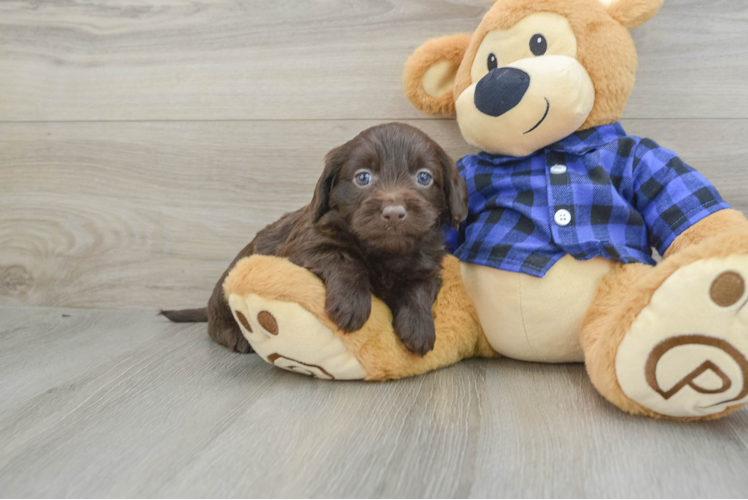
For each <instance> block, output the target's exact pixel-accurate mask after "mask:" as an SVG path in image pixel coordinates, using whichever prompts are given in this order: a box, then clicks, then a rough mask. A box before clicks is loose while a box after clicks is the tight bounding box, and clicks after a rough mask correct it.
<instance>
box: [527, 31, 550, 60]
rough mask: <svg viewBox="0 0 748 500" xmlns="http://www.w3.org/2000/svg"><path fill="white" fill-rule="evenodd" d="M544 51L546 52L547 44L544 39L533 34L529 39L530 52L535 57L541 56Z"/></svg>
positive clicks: (539, 35) (538, 34)
mask: <svg viewBox="0 0 748 500" xmlns="http://www.w3.org/2000/svg"><path fill="white" fill-rule="evenodd" d="M546 50H548V42H546V41H545V37H544V36H543V35H541V34H540V33H536V34H534V35H533V36H532V38H530V52H532V53H533V54H535V55H536V56H542V55H543V54H545V51H546Z"/></svg>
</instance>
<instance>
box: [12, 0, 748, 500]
mask: <svg viewBox="0 0 748 500" xmlns="http://www.w3.org/2000/svg"><path fill="white" fill-rule="evenodd" d="M489 7H490V4H489V3H487V2H484V1H482V0H324V1H322V0H315V1H305V2H300V1H295V0H276V1H273V0H257V1H254V0H252V1H247V0H244V1H228V0H225V1H224V0H215V1H214V0H190V1H188V0H122V1H118V2H116V3H114V2H105V1H103V0H100V1H99V0H91V1H86V2H83V1H75V2H72V1H68V2H57V1H37V0H34V1H31V0H28V1H26V0H11V1H4V2H0V496H23V497H29V496H85V497H92V496H189V497H201V496H232V497H238V496H251V497H259V496H317V497H319V496H374V497H386V496H397V497H402V496H416V497H421V496H457V497H467V496H472V497H481V496H556V497H564V496H595V497H597V496H602V497H614V496H626V497H636V496H683V497H694V496H703V497H719V496H743V497H744V496H746V494H748V475H746V473H745V471H746V470H748V410H743V411H741V412H739V413H737V414H735V415H733V416H731V417H729V418H726V419H724V420H721V421H718V422H714V423H707V424H699V425H676V424H670V423H662V422H653V421H648V420H644V419H638V418H633V417H630V416H627V415H624V414H622V413H621V412H619V411H618V410H616V409H615V408H613V407H611V406H610V405H609V404H608V403H606V402H605V401H604V400H603V399H602V398H601V397H600V396H598V394H597V393H596V392H595V390H594V389H593V387H592V386H591V384H590V382H589V380H588V378H587V377H586V375H585V372H584V369H583V367H581V366H576V365H561V366H545V365H534V364H527V363H519V362H514V361H508V360H501V361H493V362H490V361H469V362H463V363H460V364H459V365H457V366H454V367H451V368H449V369H445V370H441V371H439V372H436V373H433V374H429V375H426V376H422V377H417V378H414V379H409V380H404V381H400V382H394V383H387V384H365V383H325V382H318V381H315V380H308V379H306V378H304V377H301V376H297V375H294V374H290V373H285V372H281V371H280V370H276V369H273V368H271V367H270V366H268V365H266V364H265V363H263V362H262V361H260V360H259V359H257V357H254V356H239V355H233V354H231V353H229V352H227V351H226V350H224V349H222V348H220V347H218V346H216V345H214V344H212V343H210V342H209V341H208V339H207V338H206V335H205V327H204V325H196V326H183V325H182V326H180V325H171V324H168V323H167V322H165V321H164V320H162V319H160V318H158V317H156V316H155V311H156V310H157V309H158V308H161V307H163V308H170V307H186V306H199V305H202V304H203V303H204V302H205V300H206V299H207V296H208V295H209V293H210V290H211V289H212V286H213V284H214V282H215V280H216V279H217V277H218V276H220V274H221V272H222V271H223V269H224V268H225V267H226V266H227V265H228V263H229V262H230V261H231V259H232V258H233V256H234V255H235V253H236V252H237V251H238V250H239V249H240V248H241V247H242V246H243V245H244V244H245V243H246V242H247V241H249V240H250V239H251V237H252V236H253V235H254V233H255V232H256V231H257V230H258V229H260V228H262V227H263V226H264V225H265V224H267V223H269V222H271V221H273V220H275V219H277V218H278V217H279V216H280V215H281V214H282V213H284V212H287V211H290V210H292V209H295V208H298V207H299V206H301V205H303V204H305V203H307V202H308V201H309V200H310V198H311V192H312V187H313V186H314V183H315V181H316V179H317V177H318V175H319V173H320V171H321V166H322V158H323V156H324V154H325V153H326V152H327V151H328V150H329V149H331V148H333V147H335V146H337V145H339V144H341V143H342V142H344V141H346V140H348V139H350V138H351V137H353V136H354V135H356V134H357V133H358V132H359V131H361V130H362V129H364V128H366V127H369V126H371V125H373V124H377V123H383V122H387V121H395V120H397V121H404V122H407V123H411V124H413V125H415V126H417V127H419V128H422V129H423V130H424V131H426V132H427V133H429V134H430V135H432V136H433V137H434V138H435V139H436V140H437V141H438V142H440V143H441V144H442V145H443V146H444V147H445V149H446V150H447V151H448V152H449V153H450V154H451V155H452V156H453V157H455V158H458V157H460V156H461V155H464V154H466V153H469V152H472V149H471V148H470V147H469V146H467V145H466V144H465V142H464V140H463V139H462V138H461V136H460V134H459V130H458V129H457V126H456V124H455V122H454V121H453V120H450V119H431V118H427V117H425V116H423V115H422V114H421V113H419V112H418V111H417V110H415V109H414V108H412V106H411V105H410V104H409V103H408V102H407V100H406V98H405V97H404V95H403V91H402V82H401V74H402V68H403V63H404V62H405V59H406V58H407V57H408V55H410V54H411V53H412V51H413V50H414V49H415V48H416V47H417V46H419V45H420V44H421V43H423V42H424V41H425V40H426V39H428V38H431V37H436V36H440V35H445V34H451V33H458V32H466V31H470V30H472V29H475V27H476V26H477V25H478V23H479V20H480V18H481V17H482V15H483V14H484V13H485V11H486V10H487V9H488V8H489ZM633 36H634V39H635V42H636V45H637V47H638V49H639V53H640V69H639V73H638V80H637V85H636V88H635V90H634V93H633V95H632V96H631V99H630V101H629V104H628V108H627V110H626V112H625V115H624V119H623V125H624V127H625V128H626V130H627V131H628V132H629V133H631V134H636V135H641V136H649V137H652V138H653V139H655V140H656V141H657V142H659V143H660V144H662V145H663V146H665V147H668V148H671V149H674V150H675V151H677V152H678V153H679V154H680V155H681V156H682V158H683V159H684V160H685V161H686V162H687V163H689V164H691V165H692V166H694V167H696V168H697V169H699V170H700V171H702V172H703V173H704V174H706V175H707V177H709V178H710V180H712V181H713V182H714V184H715V185H716V186H717V187H718V189H719V190H720V192H721V193H722V195H723V196H724V198H726V199H727V201H728V202H730V203H732V204H733V205H734V206H735V207H736V208H739V209H741V210H743V211H748V182H746V181H748V170H747V169H748V166H746V158H748V84H747V83H746V82H748V9H747V8H746V2H745V0H710V1H709V2H704V0H665V6H664V7H663V9H662V11H661V12H660V14H659V15H658V16H657V17H655V18H654V19H653V20H652V21H651V22H649V23H647V24H646V25H644V26H643V27H641V28H638V29H636V30H634V31H633Z"/></svg>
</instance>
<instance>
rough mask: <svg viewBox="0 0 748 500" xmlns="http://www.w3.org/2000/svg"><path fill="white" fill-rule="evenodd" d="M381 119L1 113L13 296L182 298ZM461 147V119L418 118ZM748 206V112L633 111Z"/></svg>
mask: <svg viewBox="0 0 748 500" xmlns="http://www.w3.org/2000/svg"><path fill="white" fill-rule="evenodd" d="M376 123H378V122H374V121H353V120H343V121H321V122H317V121H290V122H241V123H237V122H207V123H196V122H189V123H161V122H159V123H153V122H147V123H75V124H73V123H50V124H0V303H2V304H19V305H21V304H23V305H39V306H61V307H103V308H131V307H140V308H143V307H146V308H151V307H154V306H158V307H166V308H169V307H182V306H199V305H201V304H203V303H204V302H205V301H206V300H207V296H208V295H209V294H210V291H211V290H212V287H213V285H214V282H215V280H216V279H218V277H219V276H220V275H221V273H222V272H223V270H224V269H225V267H226V266H227V265H228V263H229V262H231V260H232V258H233V257H234V255H235V254H236V253H237V252H238V251H239V250H240V249H241V248H242V247H243V246H244V245H245V244H246V243H248V242H249V241H250V240H251V239H252V237H253V236H254V234H255V233H256V232H257V231H258V230H260V229H261V228H262V227H264V226H265V225H266V224H268V223H270V222H272V221H274V220H276V219H277V218H278V217H280V215H281V214H283V213H284V212H288V211H291V210H295V209H296V208H298V207H301V206H303V205H304V204H306V203H308V202H309V200H311V197H312V190H313V188H314V185H315V182H316V180H317V177H318V175H319V173H320V172H321V169H322V159H323V157H324V155H325V153H326V152H327V151H328V150H329V149H331V148H333V147H335V146H337V145H339V144H342V143H343V142H345V141H346V140H348V139H350V138H352V137H353V136H355V135H356V134H357V133H358V132H359V131H361V130H363V129H365V128H367V127H369V126H371V125H374V124H376ZM411 123H413V124H415V125H416V126H418V127H420V128H422V129H423V130H424V131H426V132H427V133H429V134H431V135H432V136H433V137H434V139H436V140H437V141H438V142H439V143H441V144H442V145H443V146H444V147H445V148H446V149H447V151H448V152H449V153H450V154H452V155H453V157H454V158H455V159H456V158H459V157H461V156H462V155H464V154H467V153H470V152H471V151H472V149H471V148H470V147H469V146H467V145H466V144H465V142H464V140H463V139H462V137H461V136H460V134H459V130H458V128H457V126H456V124H455V123H454V121H449V120H436V121H434V120H428V121H415V122H411ZM624 126H625V127H626V128H627V129H628V131H629V133H632V134H639V135H643V136H650V137H653V138H655V139H656V140H658V141H659V142H660V143H661V144H662V145H663V146H665V147H669V148H672V149H674V150H675V151H677V152H678V153H679V154H680V155H681V156H682V157H683V158H684V160H685V161H686V162H688V163H689V164H691V165H693V166H694V167H696V168H697V169H699V170H701V171H702V172H703V173H704V174H705V175H707V177H708V178H709V179H710V180H711V181H712V182H714V183H715V185H716V186H717V187H718V188H719V190H720V191H721V193H722V195H723V196H724V197H725V199H727V200H728V201H729V202H731V203H733V204H734V205H735V206H736V207H737V208H739V209H741V210H743V211H748V197H746V184H745V179H746V170H745V168H746V167H745V158H746V157H748V142H746V141H745V137H747V136H748V120H728V121H718V120H689V121H681V120H669V121H667V120H666V121H660V120H626V121H625V122H624Z"/></svg>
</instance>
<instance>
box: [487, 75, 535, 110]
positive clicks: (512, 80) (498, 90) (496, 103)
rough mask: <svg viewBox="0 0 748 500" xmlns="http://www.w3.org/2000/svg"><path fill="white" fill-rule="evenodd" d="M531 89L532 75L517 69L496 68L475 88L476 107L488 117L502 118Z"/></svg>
mask: <svg viewBox="0 0 748 500" xmlns="http://www.w3.org/2000/svg"><path fill="white" fill-rule="evenodd" d="M529 87H530V75H528V74H527V73H525V72H524V71H522V70H521V69H517V68H496V69H492V70H491V71H489V72H488V74H487V75H486V76H484V77H483V78H481V79H480V81H479V82H478V85H476V86H475V98H474V101H475V107H476V108H478V111H480V112H481V113H484V114H486V115H488V116H493V117H496V116H501V115H503V114H504V113H506V112H507V111H509V110H510V109H512V108H514V107H515V106H516V105H517V104H519V103H520V101H521V100H522V98H523V97H524V96H525V92H527V89H528V88H529Z"/></svg>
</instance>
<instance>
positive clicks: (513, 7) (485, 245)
mask: <svg viewBox="0 0 748 500" xmlns="http://www.w3.org/2000/svg"><path fill="white" fill-rule="evenodd" d="M661 5H662V0H532V1H530V0H497V1H496V2H494V5H493V6H492V7H491V8H490V9H489V10H488V12H487V13H486V14H485V16H484V17H483V19H482V21H481V22H480V24H479V26H478V27H477V29H476V31H475V32H473V33H472V34H460V35H454V36H445V37H442V38H437V39H433V40H429V41H427V42H426V43H425V44H423V45H422V46H421V47H419V48H418V49H417V50H416V51H415V53H414V54H413V55H412V56H411V57H410V58H409V59H408V61H407V62H406V65H405V72H404V75H403V80H404V88H405V93H406V95H407V97H408V98H409V100H410V101H411V102H412V103H413V104H414V105H415V106H416V107H417V108H418V109H420V110H422V111H423V112H425V113H427V114H435V115H452V114H456V120H457V124H458V126H459V128H460V131H461V133H462V135H463V137H464V138H465V140H466V141H467V142H468V143H470V144H472V145H474V146H476V147H478V148H479V149H480V150H481V151H482V152H481V153H479V154H475V155H468V156H466V157H464V158H462V159H461V160H460V161H459V162H458V168H459V169H460V174H461V175H462V176H463V178H464V179H465V180H466V182H467V184H468V190H469V215H468V218H467V220H466V221H465V222H464V223H463V224H462V226H461V227H460V229H459V230H458V231H454V232H453V233H452V234H450V235H449V236H448V243H449V245H450V247H451V248H452V249H453V254H454V255H449V256H447V257H446V258H445V259H444V261H443V264H442V266H443V285H442V289H441V291H440V293H439V295H438V297H437V299H436V302H435V303H434V306H433V314H434V321H435V326H436V343H435V346H434V349H433V350H432V351H431V352H429V353H428V354H426V355H425V356H423V357H420V356H416V355H413V354H411V353H410V352H409V351H407V349H405V348H404V346H403V345H402V344H401V343H400V342H399V340H398V339H397V337H396V336H395V334H394V331H393V329H392V324H391V321H392V315H391V313H390V311H389V310H388V309H387V307H386V306H385V305H384V304H383V303H382V302H381V301H379V300H378V299H376V298H373V302H372V312H371V316H370V318H369V320H368V321H367V323H366V324H365V325H364V327H363V328H362V329H361V330H359V331H357V332H353V333H350V334H344V333H342V332H340V331H338V330H337V329H336V327H335V325H334V324H333V323H332V322H331V321H330V320H329V318H327V316H326V315H325V312H324V302H325V289H324V285H323V284H322V282H321V281H320V280H319V279H318V278H316V277H315V276H314V275H312V274H311V273H310V272H308V271H306V270H305V269H302V268H300V267H297V266H295V265H293V264H291V263H290V262H288V261H287V260H284V259H280V258H277V257H271V256H252V257H249V258H246V259H243V260H242V261H240V262H239V263H237V265H236V266H235V267H234V269H233V270H232V271H231V273H230V274H229V275H228V277H227V278H226V280H225V281H224V284H223V287H224V293H225V294H226V297H227V299H228V301H229V304H230V306H231V308H232V311H233V314H234V317H235V319H236V320H237V322H238V323H239V324H240V325H241V329H242V333H243V334H244V335H245V337H246V338H247V340H248V341H249V343H250V344H251V345H252V347H253V349H254V350H255V351H256V352H257V353H258V354H259V355H260V356H262V357H263V359H265V360H266V361H268V362H269V363H271V364H273V365H275V366H277V367H279V368H283V369H286V370H291V371H296V372H299V373H303V374H306V375H310V376H314V377H317V378H320V379H329V380H334V379H337V380H344V379H349V380H350V379H365V380H378V381H383V380H390V379H397V378H402V377H408V376H414V375H419V374H423V373H425V372H427V371H430V370H434V369H437V368H441V367H445V366H448V365H451V364H454V363H456V362H458V361H460V360H461V359H465V358H468V357H475V356H480V357H487V358H500V357H502V356H504V357H509V358H514V359H518V360H526V361H534V362H546V363H564V362H584V363H585V366H586V369H587V372H588V374H589V377H590V379H591V381H592V383H593V385H594V387H595V388H596V389H597V390H598V391H599V392H600V394H602V395H603V396H604V397H605V398H606V399H607V400H608V401H610V402H611V403H612V404H614V405H616V406H617V407H619V408H620V409H621V410H623V411H626V412H629V413H631V414H635V415H643V416H648V417H652V418H664V419H671V420H706V419H713V418H719V417H722V416H724V415H727V414H729V413H731V412H733V411H736V410H738V409H739V408H741V407H742V406H743V405H744V404H745V403H746V402H748V307H745V306H746V304H748V290H747V289H746V288H747V287H746V279H747V278H748V221H747V220H746V218H745V217H744V216H743V214H741V213H740V212H738V211H736V210H734V209H732V208H730V206H729V205H728V204H727V203H726V202H725V201H724V200H722V198H721V197H720V195H719V193H718V192H717V190H716V189H715V188H714V187H713V186H712V185H711V184H710V183H709V181H708V180H707V179H706V178H704V177H703V176H702V175H701V174H699V173H698V172H697V171H695V170H694V169H693V168H691V167H689V166H688V165H686V164H685V163H684V162H683V161H682V160H681V159H680V158H679V157H678V156H677V155H676V154H675V153H674V152H672V151H669V150H667V149H665V148H662V147H660V146H659V145H658V144H657V143H656V142H654V141H652V140H650V139H644V138H640V137H636V136H631V135H628V134H627V133H626V132H625V131H624V130H623V128H622V127H621V125H620V123H618V120H619V119H620V117H621V115H622V113H623V109H624V107H625V105H626V101H627V99H628V96H629V94H630V93H631V90H632V88H633V85H634V78H635V73H636V67H637V55H636V49H635V47H634V43H633V40H632V38H631V36H630V34H629V29H631V28H634V27H637V26H639V25H641V24H642V23H644V22H646V21H648V20H649V19H650V18H651V17H652V16H654V15H655V14H656V12H657V11H658V10H659V8H660V7H661ZM652 248H654V249H656V250H657V251H658V252H659V253H660V254H661V255H662V257H663V258H662V262H661V263H659V264H656V263H655V260H654V259H653V257H652Z"/></svg>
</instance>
